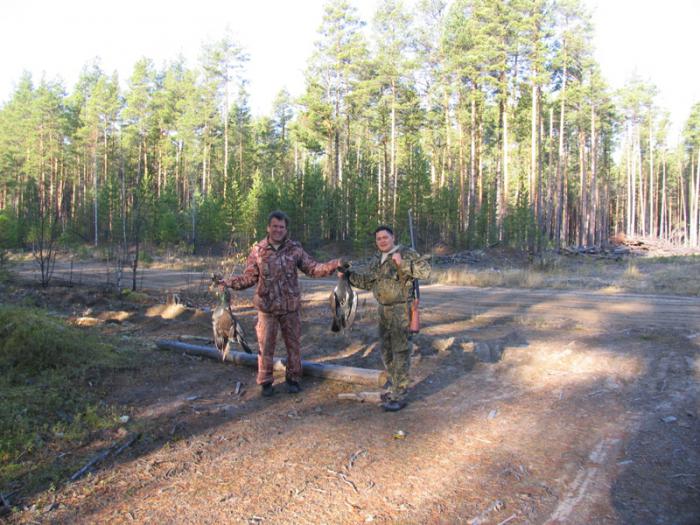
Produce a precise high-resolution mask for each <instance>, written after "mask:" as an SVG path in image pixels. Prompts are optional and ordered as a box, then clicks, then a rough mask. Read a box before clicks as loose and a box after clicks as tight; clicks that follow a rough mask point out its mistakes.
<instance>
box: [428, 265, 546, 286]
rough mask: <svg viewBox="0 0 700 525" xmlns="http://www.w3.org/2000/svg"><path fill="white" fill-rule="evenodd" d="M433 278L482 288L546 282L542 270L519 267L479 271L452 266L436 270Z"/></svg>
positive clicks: (435, 280)
mask: <svg viewBox="0 0 700 525" xmlns="http://www.w3.org/2000/svg"><path fill="white" fill-rule="evenodd" d="M431 280H432V281H433V282H437V283H441V284H458V285H462V286H476V287H480V288H488V287H492V286H505V287H509V288H539V287H541V286H543V284H544V275H543V274H542V273H541V272H537V271H533V270H528V269H517V268H512V269H508V270H477V271H471V270H468V269H464V268H450V269H446V270H443V269H439V270H435V271H434V272H433V277H432V279H431Z"/></svg>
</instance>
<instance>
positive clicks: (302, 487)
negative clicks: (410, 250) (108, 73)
mask: <svg viewBox="0 0 700 525" xmlns="http://www.w3.org/2000/svg"><path fill="white" fill-rule="evenodd" d="M472 255H475V254H472ZM452 256H454V255H452ZM480 256H481V257H482V259H481V262H480V263H475V264H474V265H473V266H474V268H473V270H472V271H474V272H478V271H480V269H481V270H483V271H494V270H495V269H499V268H501V269H505V268H511V269H513V268H514V267H515V265H516V258H517V256H518V255H517V254H516V253H515V252H503V251H496V252H489V251H485V252H483V254H481V255H480ZM445 257H447V256H445ZM520 257H524V258H527V254H521V255H520ZM576 257H578V258H580V260H579V259H573V260H572V259H571V256H566V257H563V258H562V259H563V260H562V261H561V262H560V263H559V270H558V271H559V272H560V278H561V279H562V280H564V275H565V274H566V271H564V270H563V267H564V266H568V270H567V271H568V272H569V276H570V278H571V279H572V282H573V283H574V284H572V285H571V286H569V287H566V288H562V287H559V288H558V289H553V288H547V287H544V286H540V287H532V286H528V287H519V288H513V287H506V286H487V287H485V288H479V287H473V286H459V285H449V284H440V283H434V284H426V285H425V286H424V287H423V290H422V291H423V294H422V305H423V308H424V310H423V320H424V326H423V330H422V331H421V333H420V334H419V335H418V336H416V337H415V339H414V344H415V349H414V357H413V365H412V370H413V380H414V381H413V386H412V390H411V394H410V396H409V406H408V407H407V408H406V409H404V410H403V411H401V412H399V413H397V414H387V413H385V412H383V411H381V410H380V409H379V408H378V407H377V406H376V405H374V404H371V403H359V402H356V401H347V400H343V399H340V398H339V394H345V393H352V392H360V391H366V390H371V389H369V388H368V387H367V386H366V385H364V386H363V385H357V386H353V385H351V384H347V383H339V382H335V381H328V380H325V381H324V380H320V379H315V378H306V379H305V381H304V391H303V392H302V394H301V395H300V396H299V397H295V396H290V395H287V394H286V393H285V392H284V390H283V389H281V388H280V389H279V391H278V392H277V393H276V395H275V396H273V397H272V398H271V399H267V398H261V397H260V395H259V391H258V388H257V387H256V385H255V384H254V372H253V370H252V369H250V368H247V367H238V366H233V365H228V364H223V363H221V362H216V361H210V360H206V359H202V358H197V357H192V356H188V355H185V354H182V353H177V352H169V351H161V350H156V349H155V341H156V340H159V339H164V338H167V339H172V338H176V337H177V336H180V335H186V336H195V337H200V338H203V339H204V340H206V339H207V338H209V337H211V325H210V323H211V321H210V315H211V307H212V306H213V304H214V302H215V300H214V298H213V297H210V296H208V295H207V294H206V293H205V292H204V291H198V289H197V287H196V286H194V287H189V288H188V287H187V286H186V284H187V283H186V281H182V279H183V276H182V272H181V271H180V270H178V269H162V268H161V269H158V270H157V271H158V272H159V277H158V279H163V281H158V280H155V281H154V282H167V281H168V277H169V278H170V283H171V285H172V284H175V283H178V282H182V283H183V284H184V285H185V287H184V288H183V289H178V288H176V287H175V286H171V287H168V288H167V291H166V288H164V287H160V288H159V289H151V290H148V289H144V290H142V291H139V292H136V293H133V292H124V293H122V294H118V293H116V292H114V290H113V288H112V289H108V288H106V287H104V286H94V285H83V286H77V285H74V286H73V287H65V286H49V287H47V288H43V287H41V286H40V285H38V282H37V279H33V280H32V281H31V282H27V281H24V282H22V281H18V280H13V281H10V282H5V283H4V284H3V285H2V286H3V288H2V291H3V296H4V297H6V298H7V302H9V303H12V304H16V305H27V304H31V305H36V306H40V307H41V309H39V310H35V309H32V311H39V312H44V314H43V315H45V316H46V315H48V316H49V317H50V318H51V319H54V318H56V319H58V320H61V322H65V323H67V324H68V325H73V326H72V327H70V329H71V330H78V333H79V334H82V335H79V337H81V338H82V339H83V340H86V339H85V338H86V337H88V334H94V336H97V337H98V339H99V341H100V342H101V344H102V345H104V346H102V347H100V348H97V347H94V346H93V345H87V348H86V351H88V352H89V353H90V354H92V362H85V363H83V364H79V363H78V364H74V365H73V366H76V370H78V371H79V370H83V372H82V373H74V374H73V375H71V383H70V384H71V385H72V386H71V392H78V393H82V394H81V395H82V399H83V400H84V402H85V404H81V403H78V402H77V401H76V399H80V396H78V395H77V394H73V395H71V396H66V395H64V397H67V398H70V399H73V401H71V403H69V404H65V403H64V404H63V405H60V406H58V407H56V406H55V405H54V406H53V408H52V411H51V412H50V413H44V414H43V415H42V416H41V417H42V418H44V419H41V421H45V423H44V425H45V426H41V427H39V428H35V429H34V432H35V434H27V435H26V436H30V435H33V436H34V437H32V438H29V437H25V441H24V443H23V446H19V447H17V448H15V449H13V450H9V451H8V450H7V449H6V450H5V451H4V453H5V454H6V456H5V457H6V459H7V460H8V462H7V465H8V467H6V468H5V469H4V470H3V473H2V479H3V481H2V488H1V489H0V492H2V494H3V496H4V498H5V499H6V500H7V502H8V504H9V505H10V506H11V507H12V508H13V510H12V511H11V513H9V514H6V515H4V516H3V517H2V519H3V520H5V521H8V522H10V523H32V522H40V523H44V522H46V523H48V522H51V523H121V522H124V523H126V522H131V521H137V522H147V521H155V522H169V521H180V520H183V519H184V520H185V521H187V520H189V521H191V522H198V523H213V522H228V523H246V524H247V523H289V522H291V521H293V522H295V523H319V522H324V523H339V524H340V523H372V522H375V523H395V522H397V521H399V522H403V523H469V522H471V523H475V521H474V520H478V521H477V522H478V523H483V524H486V523H492V524H499V523H502V522H504V521H506V520H507V522H508V523H533V524H535V523H545V522H551V523H555V522H559V523H581V524H584V523H649V522H657V521H663V522H665V523H678V524H691V523H696V522H697V520H698V518H699V517H700V493H699V492H698V490H697V487H698V486H699V485H700V480H698V474H697V473H698V472H700V468H699V467H700V456H698V450H700V448H699V447H698V443H697V439H698V437H697V436H698V435H699V432H698V431H699V430H700V423H699V422H698V415H699V414H698V406H699V402H700V298H699V297H698V294H697V292H695V293H693V292H690V294H679V293H663V294H658V293H654V292H653V291H652V290H649V289H648V290H646V291H644V293H639V292H635V291H625V290H623V289H622V285H623V281H624V279H625V278H624V277H623V278H621V280H620V281H617V284H616V286H618V287H619V288H618V289H617V290H612V289H610V288H598V287H586V288H583V289H582V288H578V287H576V286H575V283H576V282H580V279H581V277H582V275H585V276H586V277H587V278H588V279H592V278H593V277H594V272H595V270H596V268H599V266H598V263H596V261H594V260H591V259H590V258H589V259H583V257H584V256H576ZM631 262H632V261H631V258H629V257H628V258H627V259H624V260H622V261H615V260H612V261H607V264H610V265H611V266H615V265H616V267H617V273H618V275H624V273H625V272H629V270H627V268H629V265H630V263H631ZM633 262H634V263H635V264H636V267H637V268H639V269H641V270H639V272H640V273H639V275H638V276H636V277H635V282H642V281H644V280H645V279H646V278H645V277H644V276H645V275H647V274H646V269H647V268H648V269H654V273H655V274H656V275H657V276H658V275H661V274H662V273H663V272H678V273H682V269H691V268H696V267H697V264H698V261H697V258H693V257H687V258H677V259H670V260H665V261H663V260H658V259H651V258H645V257H637V258H635V259H634V261H633ZM647 263H648V266H647ZM211 264H218V262H214V261H211ZM577 268H578V269H577ZM521 270H522V271H527V267H526V266H525V267H522V268H521ZM611 270H612V268H608V271H609V272H610V275H612V273H613V272H612V271H611ZM201 271H204V270H201ZM599 277H601V276H599ZM650 282H651V281H650ZM333 284H334V283H333V280H332V279H329V280H320V281H317V280H307V281H304V282H303V299H304V301H303V306H302V308H303V323H304V330H303V339H302V352H303V357H304V359H307V360H311V361H316V362H319V363H327V364H342V365H348V366H355V367H363V368H370V369H381V368H382V365H381V359H380V357H379V352H378V347H377V338H376V334H375V329H376V328H375V322H376V321H375V319H374V303H373V300H372V299H371V297H369V296H368V295H367V294H361V296H360V307H359V311H358V315H357V319H356V325H355V326H354V327H353V329H352V330H351V331H349V332H347V333H344V334H333V333H332V332H331V331H330V324H331V322H330V321H331V319H330V313H329V311H328V306H327V298H328V294H329V293H330V290H331V289H332V287H333ZM174 297H176V298H177V300H174ZM250 298H251V296H250V292H249V291H248V292H243V293H239V294H237V295H236V298H235V300H234V311H235V312H236V315H237V316H238V317H239V319H240V320H241V322H242V323H243V325H244V328H245V329H246V330H247V333H249V334H254V330H253V325H254V323H255V311H254V309H253V308H252V305H251V303H250ZM168 301H169V303H170V304H168ZM23 308H26V306H23ZM25 316H26V314H25ZM3 334H5V332H3ZM90 337H92V336H90ZM110 347H111V350H110ZM37 348H42V347H40V346H37ZM27 351H28V352H31V349H28V350H27ZM278 352H279V354H280V355H283V354H284V351H283V347H282V346H280V347H279V348H278ZM32 355H33V354H31V353H28V354H27V356H28V359H27V361H28V362H30V363H32V362H33V361H32V358H31V357H32ZM83 367H87V368H83ZM59 370H61V368H60V367H59V368H58V369H54V372H52V374H49V375H39V376H30V377H25V379H24V381H23V382H22V384H21V385H17V384H15V385H14V386H12V385H8V384H5V385H4V386H3V388H4V389H8V388H9V389H16V388H20V389H22V392H23V393H24V395H25V396H26V395H32V393H33V392H35V391H32V390H31V389H32V388H38V389H40V390H43V391H44V392H51V391H53V389H54V388H56V386H52V385H54V383H52V381H51V379H50V378H51V377H54V379H55V376H54V375H53V374H55V373H57V371H59ZM278 380H279V381H283V379H278ZM9 391H10V390H6V392H9ZM13 391H14V392H17V391H16V390H13ZM43 399H44V397H43V395H42V396H37V400H38V401H41V400H43ZM48 399H49V400H51V399H54V397H52V396H49V398H48ZM54 401H55V400H54ZM91 402H92V403H93V405H91ZM91 406H92V408H90V407H91ZM18 414H19V417H20V418H21V417H22V416H21V414H22V411H21V409H20V408H19V407H18ZM15 417H17V414H15ZM16 421H17V423H18V424H21V423H22V422H23V421H24V420H23V419H17V420H16ZM16 426H18V425H16ZM8 430H9V429H8V428H7V427H5V428H4V430H3V432H5V433H7V432H8ZM37 440H39V441H37ZM3 442H6V441H3ZM39 443H41V445H40V446H38V444H39ZM91 462H93V463H91ZM81 469H82V473H80V472H81ZM79 473H80V475H78V476H76V477H75V478H74V479H73V480H71V477H74V476H75V475H76V474H79Z"/></svg>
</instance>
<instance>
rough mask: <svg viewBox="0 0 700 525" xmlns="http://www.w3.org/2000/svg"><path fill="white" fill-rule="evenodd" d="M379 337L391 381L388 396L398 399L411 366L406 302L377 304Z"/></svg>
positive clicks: (404, 387) (406, 381) (401, 395)
mask: <svg viewBox="0 0 700 525" xmlns="http://www.w3.org/2000/svg"><path fill="white" fill-rule="evenodd" d="M379 339H380V342H381V349H382V361H383V362H384V367H385V368H386V371H387V373H388V375H389V380H390V381H391V387H390V389H389V398H390V399H393V400H397V401H398V400H400V399H402V398H403V397H404V396H405V394H406V389H407V388H408V383H409V369H410V367H411V353H410V351H409V346H408V314H407V312H406V303H400V304H395V305H392V306H385V305H381V304H380V305H379Z"/></svg>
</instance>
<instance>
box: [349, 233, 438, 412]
mask: <svg viewBox="0 0 700 525" xmlns="http://www.w3.org/2000/svg"><path fill="white" fill-rule="evenodd" d="M374 237H375V242H376V244H377V248H378V249H379V251H377V253H375V255H374V257H373V258H372V260H371V261H370V264H369V269H368V270H367V272H364V273H358V272H353V271H350V270H348V272H349V279H350V284H352V285H353V286H354V287H356V288H361V289H363V290H372V293H373V294H374V297H375V299H376V300H377V302H378V303H379V306H378V308H379V337H380V341H381V350H382V360H383V362H384V367H385V368H386V370H387V372H388V374H389V380H390V382H391V385H390V387H389V391H388V392H387V393H386V394H385V395H384V396H382V399H383V400H384V403H383V404H382V407H383V408H384V410H387V411H390V412H395V411H397V410H401V409H402V408H403V407H404V406H406V401H405V395H406V389H407V388H408V384H409V368H410V364H411V354H410V350H409V345H408V327H409V317H408V316H409V315H410V313H409V312H410V308H411V301H412V299H413V297H412V291H413V279H427V278H428V277H429V276H430V264H429V263H428V260H427V258H426V257H420V256H419V255H418V253H417V252H416V251H415V250H413V249H411V248H408V247H405V246H401V245H397V244H395V242H394V232H393V231H392V230H391V228H389V227H388V226H379V227H378V228H377V229H376V230H375V231H374Z"/></svg>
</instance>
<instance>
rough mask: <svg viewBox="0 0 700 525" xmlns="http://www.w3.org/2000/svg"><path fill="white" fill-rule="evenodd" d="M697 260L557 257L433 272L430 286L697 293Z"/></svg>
mask: <svg viewBox="0 0 700 525" xmlns="http://www.w3.org/2000/svg"><path fill="white" fill-rule="evenodd" d="M698 275H700V257H698V256H684V257H664V258H659V257H653V258H652V257H646V258H645V257H637V258H635V259H634V260H632V261H630V260H625V261H615V260H604V259H593V258H585V257H568V258H563V257H559V258H558V259H556V260H549V261H548V262H547V264H545V265H541V264H535V265H533V266H530V267H527V268H506V269H496V268H488V269H480V268H476V269H475V268H471V267H467V266H461V267H453V268H435V269H434V270H433V276H432V278H431V280H432V282H437V283H441V284H453V285H454V284H456V285H462V286H475V287H480V288H488V287H501V286H502V287H508V288H554V289H592V290H600V291H602V292H604V293H609V294H613V293H621V292H644V293H662V294H674V295H695V296H697V295H700V279H698V278H697V276H698Z"/></svg>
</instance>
